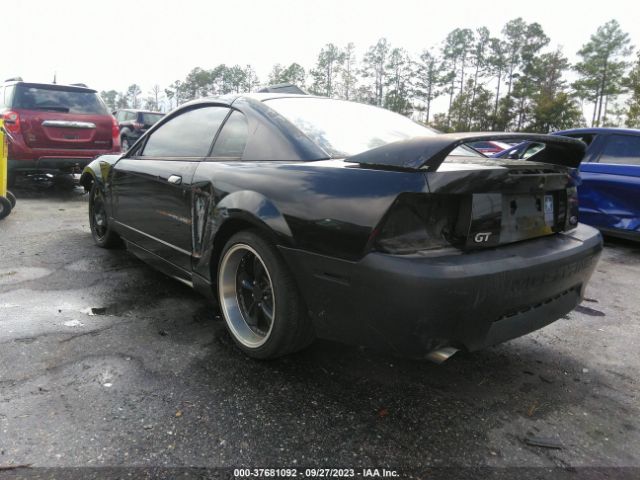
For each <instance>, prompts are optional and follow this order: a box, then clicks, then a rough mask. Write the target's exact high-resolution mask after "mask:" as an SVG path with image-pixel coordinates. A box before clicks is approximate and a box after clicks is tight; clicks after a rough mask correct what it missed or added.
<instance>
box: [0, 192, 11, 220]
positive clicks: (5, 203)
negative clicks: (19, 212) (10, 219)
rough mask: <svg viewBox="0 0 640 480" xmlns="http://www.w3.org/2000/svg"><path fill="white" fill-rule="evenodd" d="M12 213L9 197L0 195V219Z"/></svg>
mask: <svg viewBox="0 0 640 480" xmlns="http://www.w3.org/2000/svg"><path fill="white" fill-rule="evenodd" d="M10 213H11V202H10V201H9V199H8V198H7V197H0V220H2V219H3V218H5V217H6V216H7V215H9V214H10Z"/></svg>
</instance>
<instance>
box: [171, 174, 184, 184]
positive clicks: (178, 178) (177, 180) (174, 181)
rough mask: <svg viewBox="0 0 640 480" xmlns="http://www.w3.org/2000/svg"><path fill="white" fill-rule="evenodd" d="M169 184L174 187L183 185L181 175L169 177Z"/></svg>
mask: <svg viewBox="0 0 640 480" xmlns="http://www.w3.org/2000/svg"><path fill="white" fill-rule="evenodd" d="M169 183H172V184H174V185H180V184H181V183H182V177H181V176H179V175H171V176H170V177H169Z"/></svg>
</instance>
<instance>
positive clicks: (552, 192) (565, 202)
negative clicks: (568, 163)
mask: <svg viewBox="0 0 640 480" xmlns="http://www.w3.org/2000/svg"><path fill="white" fill-rule="evenodd" d="M460 162H461V163H455V161H454V160H453V159H452V161H451V162H447V163H445V164H443V167H444V168H441V169H440V170H439V171H437V172H430V173H426V174H425V175H426V177H427V182H428V184H429V191H430V192H431V193H433V194H436V195H448V196H450V198H452V199H455V201H457V202H459V210H458V215H457V219H456V223H455V229H454V232H453V236H452V238H453V239H454V241H453V242H452V243H454V244H457V246H459V247H461V248H466V249H469V248H486V247H494V246H497V245H502V244H507V243H513V242H517V241H521V240H527V239H530V238H536V237H541V236H544V235H550V234H552V233H556V232H562V231H567V230H570V229H572V228H575V227H576V226H577V224H578V217H577V216H578V203H577V190H576V186H575V185H576V183H575V177H574V176H573V175H572V172H571V171H570V169H568V168H565V167H559V166H554V165H549V164H542V163H534V162H527V161H521V160H497V159H496V160H494V159H492V161H491V162H490V163H491V165H487V166H484V165H472V164H469V163H468V162H469V160H467V159H461V160H460Z"/></svg>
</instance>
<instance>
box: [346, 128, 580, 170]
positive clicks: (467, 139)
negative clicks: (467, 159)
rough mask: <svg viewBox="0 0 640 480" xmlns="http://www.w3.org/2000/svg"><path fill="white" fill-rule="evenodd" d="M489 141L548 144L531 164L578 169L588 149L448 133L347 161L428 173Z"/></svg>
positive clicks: (567, 142) (566, 142)
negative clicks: (459, 151)
mask: <svg viewBox="0 0 640 480" xmlns="http://www.w3.org/2000/svg"><path fill="white" fill-rule="evenodd" d="M488 140H498V141H512V142H513V141H517V142H521V141H530V142H537V143H544V144H545V145H546V146H545V148H544V149H542V150H541V151H540V152H538V153H536V154H535V155H532V156H531V157H529V158H528V159H527V160H532V161H536V162H542V163H550V164H553V165H561V166H565V167H572V168H577V167H578V166H579V165H580V162H581V161H582V157H583V156H584V152H585V149H586V145H585V144H584V143H583V142H582V141H580V140H577V139H574V138H569V137H562V136H555V135H542V134H537V133H491V132H486V133H478V132H473V133H447V134H440V135H433V136H429V137H414V138H411V139H409V140H401V141H399V142H393V143H388V144H387V145H383V146H381V147H377V148H373V149H371V150H367V151H366V152H362V153H359V154H357V155H353V156H351V157H348V158H346V159H345V162H353V163H360V164H363V165H376V166H380V167H387V168H392V169H401V170H421V169H424V170H427V171H430V172H433V171H435V170H437V169H438V167H439V166H440V165H441V164H442V162H444V160H445V159H446V158H447V157H448V156H449V155H450V154H451V152H452V151H453V150H455V149H456V148H457V147H459V146H461V145H464V144H467V143H471V142H484V141H488Z"/></svg>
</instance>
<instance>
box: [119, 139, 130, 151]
mask: <svg viewBox="0 0 640 480" xmlns="http://www.w3.org/2000/svg"><path fill="white" fill-rule="evenodd" d="M130 147H131V145H129V139H128V138H127V137H122V140H121V142H120V151H121V152H122V153H126V152H127V150H129V148H130Z"/></svg>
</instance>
